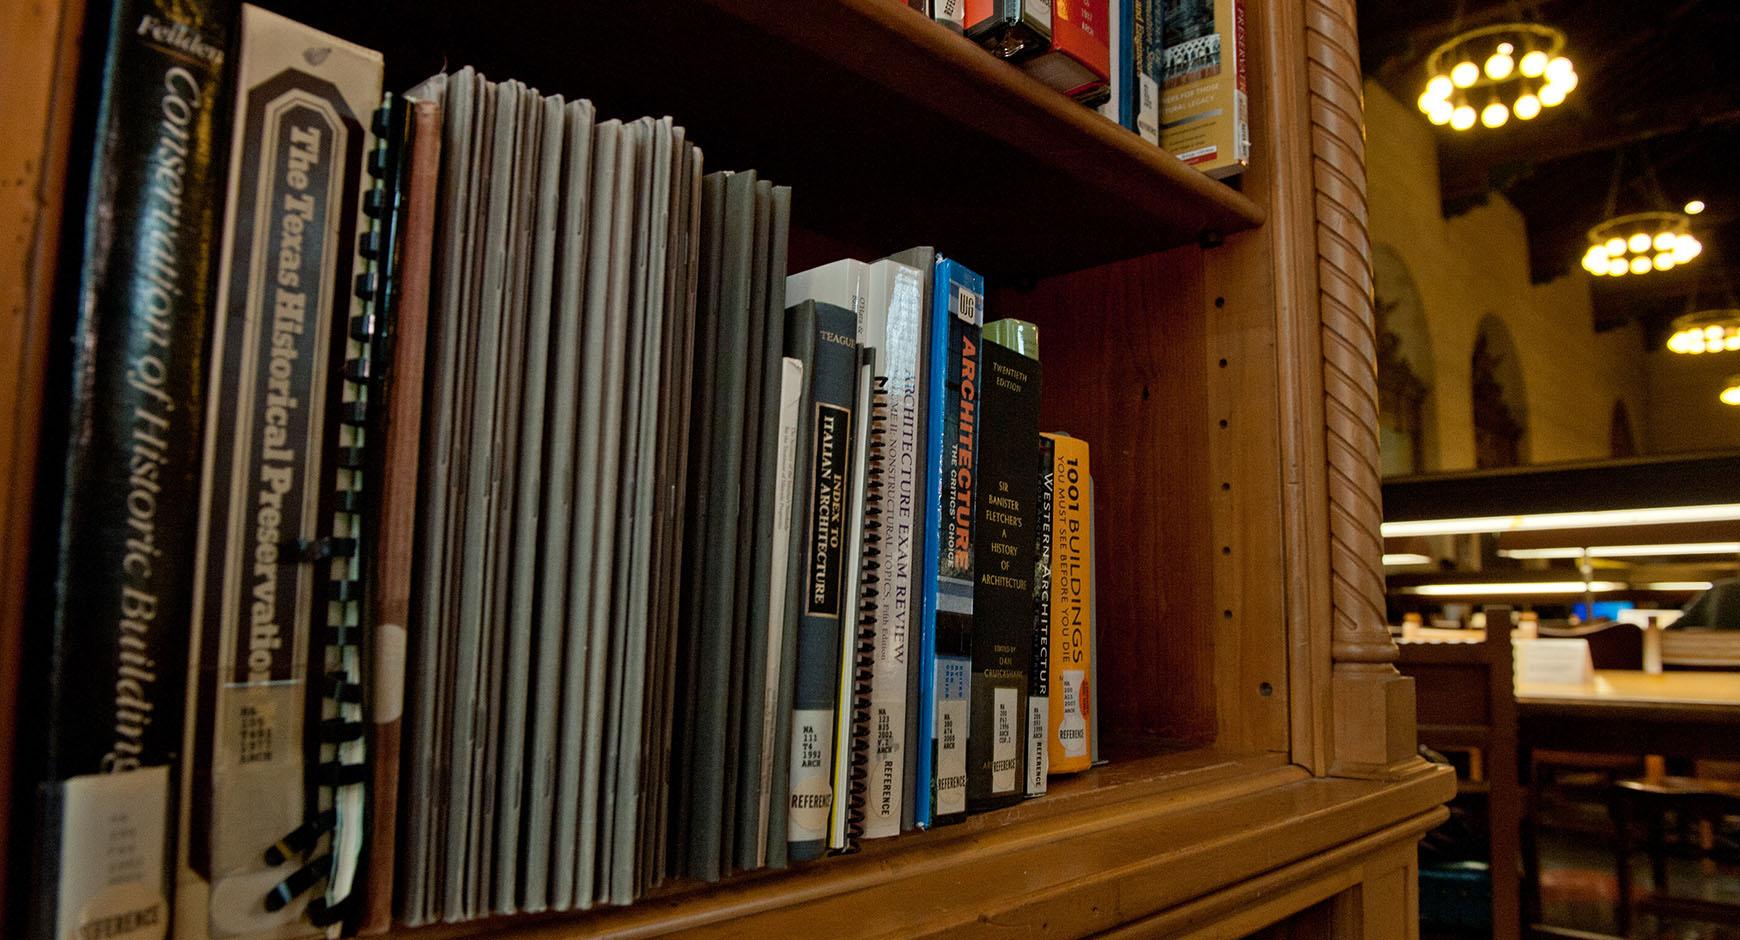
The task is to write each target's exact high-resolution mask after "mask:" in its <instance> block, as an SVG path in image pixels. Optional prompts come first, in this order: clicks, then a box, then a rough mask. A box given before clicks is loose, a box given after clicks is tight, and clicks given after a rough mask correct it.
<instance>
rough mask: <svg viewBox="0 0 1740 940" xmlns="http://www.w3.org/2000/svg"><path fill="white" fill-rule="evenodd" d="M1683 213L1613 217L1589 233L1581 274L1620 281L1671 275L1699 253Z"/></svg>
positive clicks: (1662, 212) (1636, 213) (1655, 213)
mask: <svg viewBox="0 0 1740 940" xmlns="http://www.w3.org/2000/svg"><path fill="white" fill-rule="evenodd" d="M1690 229H1691V220H1690V219H1688V218H1687V217H1686V214H1685V213H1683V212H1668V211H1657V212H1633V213H1630V214H1629V215H1621V216H1615V217H1613V218H1610V219H1608V220H1607V221H1605V222H1602V223H1601V224H1599V225H1596V226H1595V227H1594V228H1591V229H1590V230H1589V248H1588V250H1587V251H1585V252H1583V270H1585V271H1588V272H1589V273H1590V274H1594V275H1597V276H1602V275H1606V276H1609V277H1621V276H1623V275H1626V274H1648V273H1649V272H1651V271H1671V270H1673V269H1674V268H1676V267H1678V266H1680V265H1682V264H1685V263H1686V262H1688V261H1691V260H1692V259H1693V258H1696V257H1697V256H1698V255H1700V254H1702V253H1703V250H1704V245H1703V243H1702V242H1700V241H1698V239H1697V237H1696V236H1694V235H1692V233H1691V231H1690Z"/></svg>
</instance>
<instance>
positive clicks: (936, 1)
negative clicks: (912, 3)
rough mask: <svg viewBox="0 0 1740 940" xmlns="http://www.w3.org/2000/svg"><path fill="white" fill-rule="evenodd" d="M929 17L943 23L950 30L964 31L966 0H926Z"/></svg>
mask: <svg viewBox="0 0 1740 940" xmlns="http://www.w3.org/2000/svg"><path fill="white" fill-rule="evenodd" d="M927 6H928V7H929V8H930V9H929V12H930V18H931V19H933V20H936V21H937V22H938V23H941V24H943V26H945V27H947V28H948V29H949V30H951V31H952V32H957V33H959V32H964V31H965V27H966V15H967V11H966V0H928V3H927Z"/></svg>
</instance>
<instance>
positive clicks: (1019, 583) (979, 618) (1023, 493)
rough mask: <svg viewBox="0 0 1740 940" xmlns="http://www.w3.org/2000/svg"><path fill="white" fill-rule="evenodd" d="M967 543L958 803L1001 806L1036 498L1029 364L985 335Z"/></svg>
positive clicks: (1008, 796)
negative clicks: (968, 626)
mask: <svg viewBox="0 0 1740 940" xmlns="http://www.w3.org/2000/svg"><path fill="white" fill-rule="evenodd" d="M983 354H984V359H983V368H982V369H981V372H980V374H981V379H982V381H981V383H980V388H981V391H982V394H981V395H980V403H981V405H982V406H983V407H982V409H981V411H980V420H981V421H982V422H984V426H985V427H986V428H987V431H986V432H985V433H984V434H983V435H982V437H983V440H982V441H981V442H980V445H979V459H978V462H977V469H978V472H977V474H976V476H977V477H978V480H977V489H978V495H977V505H976V506H975V510H974V511H975V512H976V513H977V516H978V518H977V519H976V520H975V526H976V531H975V532H974V533H973V534H974V545H973V552H974V557H973V567H974V575H975V586H974V593H973V613H974V619H973V677H972V712H971V726H970V729H969V731H968V734H967V801H968V804H969V805H970V806H971V807H972V808H973V809H975V810H977V809H988V808H991V807H995V806H1003V805H1007V804H1009V803H1013V802H1016V801H1018V800H1019V799H1021V797H1022V795H1023V794H1024V793H1025V792H1026V787H1025V784H1024V781H1023V777H1022V773H1021V768H1022V765H1023V763H1024V761H1023V754H1022V749H1023V747H1024V745H1025V744H1026V733H1025V731H1024V726H1025V724H1026V713H1027V683H1028V674H1029V672H1030V670H1031V667H1032V661H1033V574H1034V558H1033V555H1034V549H1035V545H1036V542H1035V538H1034V535H1033V529H1034V520H1035V518H1036V503H1037V502H1038V499H1039V495H1038V491H1039V468H1038V466H1037V465H1036V461H1037V460H1038V457H1037V454H1036V451H1037V449H1038V442H1039V394H1040V374H1039V363H1038V362H1036V361H1034V360H1033V359H1030V358H1028V357H1027V356H1024V355H1022V354H1021V353H1019V352H1016V351H1015V350H1013V349H1008V348H1006V347H1004V346H1001V345H999V344H997V343H994V342H990V341H989V340H987V341H986V342H985V344H984V348H983Z"/></svg>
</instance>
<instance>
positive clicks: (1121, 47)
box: [1112, 0, 1140, 130]
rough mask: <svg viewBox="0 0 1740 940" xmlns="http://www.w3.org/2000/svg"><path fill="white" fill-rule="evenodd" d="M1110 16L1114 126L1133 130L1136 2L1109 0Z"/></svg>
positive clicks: (1137, 98) (1136, 92) (1134, 121)
mask: <svg viewBox="0 0 1740 940" xmlns="http://www.w3.org/2000/svg"><path fill="white" fill-rule="evenodd" d="M1112 6H1113V7H1114V9H1113V11H1112V15H1113V16H1116V17H1117V18H1118V24H1119V26H1118V30H1117V36H1118V47H1117V48H1116V49H1113V50H1112V55H1113V56H1115V57H1116V58H1117V60H1118V65H1117V66H1115V68H1116V71H1117V76H1118V123H1119V124H1122V125H1124V126H1125V127H1127V128H1129V129H1130V130H1135V129H1136V102H1137V101H1138V100H1139V95H1140V92H1139V91H1138V90H1137V87H1136V86H1137V82H1136V41H1137V38H1138V37H1137V36H1136V0H1112Z"/></svg>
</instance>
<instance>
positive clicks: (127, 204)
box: [20, 0, 234, 937]
mask: <svg viewBox="0 0 1740 940" xmlns="http://www.w3.org/2000/svg"><path fill="white" fill-rule="evenodd" d="M105 13H106V16H105ZM233 18H234V7H233V6H232V5H231V4H230V3H228V2H226V0H185V2H175V3H170V2H168V0H160V2H147V0H120V2H117V3H114V4H112V5H107V4H105V5H96V6H94V7H93V8H92V11H91V22H90V23H89V28H88V33H87V44H86V47H85V55H84V61H85V62H86V63H87V65H86V71H85V73H84V75H83V76H82V77H81V82H80V88H79V100H80V102H81V104H80V115H79V118H78V124H77V127H78V130H77V131H76V132H75V138H74V139H75V141H76V143H75V147H74V150H75V155H76V156H75V160H77V159H80V158H88V160H89V163H88V166H89V168H90V169H89V173H88V175H86V176H84V177H83V178H82V179H78V178H75V180H74V185H73V187H71V191H69V193H68V199H67V203H66V216H67V218H69V219H75V220H79V221H78V223H77V224H72V225H69V226H67V237H66V241H65V242H64V243H63V245H62V257H63V259H64V262H63V264H62V266H61V270H62V272H63V273H62V280H61V289H60V300H59V303H58V305H57V311H56V323H55V330H56V335H57V336H60V337H63V338H64V340H65V341H64V342H57V343H56V344H55V348H54V349H53V351H52V352H51V357H52V358H51V361H50V363H49V367H48V369H47V374H48V375H51V376H60V377H63V380H64V381H65V384H64V385H62V386H61V389H60V393H59V394H58V395H57V394H56V393H55V392H54V391H50V392H48V393H47V395H46V396H45V397H46V400H47V401H50V402H53V401H57V400H59V401H65V402H67V403H68V404H67V410H66V412H65V415H64V418H63V417H61V416H56V415H51V416H49V417H48V418H47V420H46V421H45V431H44V440H43V442H42V447H41V450H40V453H41V460H42V467H41V472H40V473H39V475H38V479H39V480H41V481H42V485H41V488H40V490H39V492H38V497H37V502H36V507H37V508H36V512H37V514H38V518H37V524H36V525H35V527H34V529H35V531H36V532H37V533H38V535H37V543H36V546H35V548H34V550H33V551H32V553H31V558H32V559H33V562H32V568H33V570H32V573H31V583H32V591H31V596H30V600H29V603H30V610H31V615H30V622H32V623H40V624H43V625H44V629H42V630H33V631H32V638H31V639H30V640H29V641H27V642H28V643H29V644H30V645H29V646H28V648H27V653H26V655H27V656H28V658H29V661H30V664H31V665H30V666H29V668H28V669H27V673H28V674H29V675H30V677H31V678H29V679H27V680H26V682H27V685H26V687H25V690H24V693H25V695H26V696H27V698H25V699H24V700H26V701H32V702H36V703H38V707H40V708H41V709H42V710H41V711H39V712H37V713H36V714H37V720H33V721H31V722H29V723H28V724H29V725H31V726H32V727H33V728H34V729H36V730H33V731H29V732H27V733H26V735H25V740H23V741H21V745H22V749H21V751H20V753H21V755H29V756H28V757H26V758H25V760H28V761H30V762H31V763H32V764H33V765H34V766H32V767H30V768H29V769H25V770H23V771H22V773H25V774H29V775H30V777H31V778H33V779H34V780H35V781H36V784H37V788H36V797H37V800H38V803H37V813H36V818H37V820H38V827H39V828H38V831H37V832H36V834H35V837H34V839H33V840H32V841H33V844H34V846H35V851H36V858H35V864H34V866H33V868H34V871H35V878H36V881H35V885H34V888H33V897H32V899H31V902H30V908H31V913H30V915H29V916H30V921H31V925H32V930H33V933H34V934H35V935H37V936H50V935H52V936H56V937H61V936H67V935H69V933H70V932H71V931H72V930H73V929H74V927H73V925H74V924H77V923H81V922H82V923H84V924H87V925H92V924H102V923H104V922H105V920H104V919H105V918H107V917H111V916H113V917H122V918H133V919H134V921H136V922H140V923H146V922H150V921H151V920H152V919H161V922H165V923H166V922H167V920H168V917H169V910H168V897H169V890H170V871H171V867H172V866H171V855H172V851H171V849H172V845H173V841H174V837H173V831H174V813H173V799H172V792H173V788H174V784H173V779H174V778H173V771H172V768H173V765H174V764H175V763H176V762H177V759H178V757H179V752H180V750H181V731H182V714H183V710H184V701H185V683H184V680H185V674H186V663H187V643H188V635H189V633H188V616H189V615H188V608H189V604H190V602H191V586H192V581H191V572H192V568H193V554H194V545H195V520H194V517H193V515H192V514H191V513H189V512H188V511H187V508H188V507H190V506H192V505H194V504H195V502H196V501H197V497H198V468H199V464H200V461H199V453H200V440H201V417H202V416H203V414H204V408H203V407H202V405H201V398H202V396H201V394H200V392H201V380H202V377H203V374H204V368H203V363H202V357H203V355H204V349H205V342H206V340H205V337H206V329H207V325H208V323H209V321H210V319H211V309H212V289H213V282H212V263H213V260H214V259H215V258H216V251H215V250H213V246H214V245H215V243H216V239H215V234H216V231H217V223H218V215H219V210H220V205H221V196H220V191H221V187H220V186H219V185H218V179H219V174H220V172H221V168H222V165H223V163H222V149H223V148H222V145H221V143H220V138H221V137H222V135H221V134H219V133H218V129H217V124H218V121H217V116H218V115H220V114H222V113H223V112H224V110H225V108H226V94H227V93H226V88H225V81H224V70H223V63H224V51H225V48H226V45H227V43H226V38H225V34H226V32H227V30H228V29H229V26H230V24H231V22H232V20H233ZM21 776H22V774H21ZM93 859H102V860H103V864H102V865H97V864H95V863H94V862H93ZM63 863H64V864H65V869H64V870H63V867H62V866H63ZM117 872H122V873H125V874H124V875H121V876H120V877H121V878H122V880H124V881H125V882H128V883H129V884H131V885H137V886H138V890H131V889H129V890H122V889H121V886H120V884H118V883H117V882H116V881H115V880H114V878H115V876H114V875H113V874H112V873H117ZM99 891H102V898H100V899H99V898H98V897H97V894H98V892H99ZM119 898H125V899H127V900H126V901H124V902H123V901H117V900H115V899H119ZM81 918H82V920H81ZM87 929H89V928H88V927H87Z"/></svg>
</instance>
